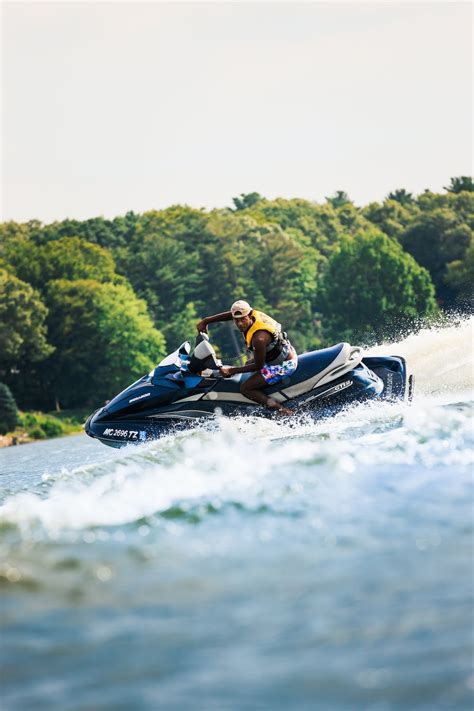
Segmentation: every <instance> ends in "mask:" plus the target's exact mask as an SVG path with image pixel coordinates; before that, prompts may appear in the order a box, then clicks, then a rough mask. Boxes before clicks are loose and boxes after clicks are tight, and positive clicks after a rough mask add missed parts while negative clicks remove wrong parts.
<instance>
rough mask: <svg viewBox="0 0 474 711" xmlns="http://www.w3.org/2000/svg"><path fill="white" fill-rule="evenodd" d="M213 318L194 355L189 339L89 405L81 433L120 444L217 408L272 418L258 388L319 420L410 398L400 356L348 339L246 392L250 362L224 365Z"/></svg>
mask: <svg viewBox="0 0 474 711" xmlns="http://www.w3.org/2000/svg"><path fill="white" fill-rule="evenodd" d="M219 315H220V314H217V316H219ZM211 318H214V320H215V321H217V320H219V319H217V318H216V317H208V318H207V319H203V320H202V321H200V322H199V324H198V329H199V330H200V333H199V334H198V337H197V339H196V346H195V348H194V352H193V353H192V354H191V346H190V344H189V343H188V342H187V341H186V342H185V343H183V344H182V345H181V346H180V347H179V348H178V350H176V351H175V352H174V353H171V354H170V355H169V356H167V357H166V358H164V359H163V360H162V361H161V363H159V364H158V365H157V366H156V368H154V369H153V370H152V371H151V372H150V373H148V374H147V375H144V376H143V377H142V378H140V379H139V380H137V381H136V382H135V383H133V384H132V385H130V386H129V387H128V388H126V389H125V390H123V391H122V392H121V393H119V394H118V395H116V396H115V397H114V398H113V400H111V401H110V402H108V403H107V404H106V405H105V407H101V408H99V409H98V410H97V411H96V412H94V413H93V414H92V415H91V416H90V417H89V418H88V420H87V422H86V424H85V430H86V433H87V434H88V435H89V436H90V437H95V438H97V439H99V440H100V441H101V442H103V443H104V444H108V445H110V446H112V447H122V446H124V445H126V444H130V443H133V442H135V443H138V442H146V441H148V440H152V439H156V438H157V437H160V436H161V435H163V434H167V433H169V432H170V431H173V430H176V429H180V428H183V427H189V426H190V425H192V424H194V423H196V422H199V421H202V420H203V419H204V418H207V419H209V420H213V418H214V417H215V415H216V414H219V415H224V416H235V415H257V416H260V417H273V416H274V413H275V409H277V408H274V407H272V406H271V403H270V407H262V406H261V404H256V403H257V402H258V403H262V404H263V402H264V401H263V398H262V399H260V400H256V399H252V398H251V397H249V392H251V393H252V394H254V392H255V390H257V391H259V395H263V396H265V397H266V398H267V403H268V400H273V401H275V402H276V403H278V404H279V405H280V406H281V408H285V409H288V410H290V411H291V412H293V411H294V410H295V409H298V412H304V413H308V414H310V415H312V416H314V417H316V418H317V419H320V418H321V417H323V416H327V415H331V414H335V413H336V412H337V411H339V410H340V409H341V408H343V407H345V406H347V405H348V404H351V403H355V402H361V401H364V400H367V399H383V400H404V399H406V398H408V399H411V397H412V394H413V376H411V375H410V376H408V375H407V368H406V363H405V360H404V359H403V358H401V357H399V356H384V357H382V356H380V357H364V356H363V352H362V349H361V348H357V347H351V346H350V345H349V344H348V343H339V344H337V345H336V346H332V347H330V348H323V349H322V350H319V351H311V352H309V353H304V354H303V355H300V356H299V358H298V361H297V368H296V369H294V370H293V371H292V372H291V373H286V374H284V375H283V377H279V378H278V380H277V381H276V382H267V381H266V380H265V384H264V385H263V386H262V387H261V389H259V388H255V386H252V387H251V388H250V389H249V390H247V391H246V389H245V386H244V384H245V382H246V381H247V380H248V379H250V378H252V373H256V372H257V371H256V369H255V368H254V369H252V370H251V369H250V368H248V369H246V366H249V365H251V363H247V364H246V366H242V367H241V368H230V367H228V366H223V365H222V363H221V362H220V361H219V360H218V359H217V356H216V353H215V351H214V349H213V347H212V345H211V343H210V342H209V337H208V335H207V334H206V333H205V332H204V331H205V328H204V327H205V326H207V324H208V323H212V322H213V321H211V320H210V319H211ZM230 318H232V315H231V317H230ZM203 322H207V323H203ZM256 323H260V321H256ZM260 330H263V329H260ZM268 333H271V332H270V331H268ZM285 340H286V339H285ZM290 346H291V344H290ZM284 347H287V346H284ZM266 350H267V349H265V351H266ZM282 352H283V353H284V352H285V351H284V350H282ZM289 353H290V351H289V350H288V353H287V354H289ZM287 354H285V356H283V357H286V355H287ZM267 357H268V356H267ZM290 360H293V359H292V358H290ZM254 362H255V361H254ZM272 362H273V361H272V360H270V366H271V364H272ZM284 362H285V361H283V362H282V363H281V364H280V365H282V364H283V363H284ZM264 367H267V366H264ZM270 372H271V371H270Z"/></svg>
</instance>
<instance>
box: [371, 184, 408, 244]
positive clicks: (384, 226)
mask: <svg viewBox="0 0 474 711" xmlns="http://www.w3.org/2000/svg"><path fill="white" fill-rule="evenodd" d="M397 192H400V191H397ZM419 213H420V210H419V208H418V206H417V205H416V204H415V202H414V201H413V202H412V203H410V202H407V201H401V200H395V199H391V198H390V196H389V197H388V198H387V199H386V200H384V202H383V203H382V204H380V203H378V202H371V203H370V204H369V205H367V206H366V207H364V208H362V214H363V215H364V217H365V218H366V219H367V220H369V221H370V222H371V223H372V224H373V225H375V226H376V227H378V228H379V229H380V230H382V232H385V234H386V235H388V236H389V237H393V238H394V239H397V240H398V241H400V240H401V238H402V235H403V234H404V233H405V232H406V230H407V228H408V227H409V226H410V225H411V224H412V222H413V220H414V219H415V217H416V216H417V215H419Z"/></svg>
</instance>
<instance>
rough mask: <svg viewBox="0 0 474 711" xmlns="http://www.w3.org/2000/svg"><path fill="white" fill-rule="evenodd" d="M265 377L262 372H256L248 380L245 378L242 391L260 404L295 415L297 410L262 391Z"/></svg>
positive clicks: (279, 411) (283, 413) (284, 413)
mask: <svg viewBox="0 0 474 711" xmlns="http://www.w3.org/2000/svg"><path fill="white" fill-rule="evenodd" d="M266 384H267V383H266V381H265V378H264V377H263V375H261V374H260V373H254V375H251V376H250V378H249V379H248V380H245V381H244V382H243V383H242V384H241V386H240V392H241V393H242V395H245V397H248V398H249V400H253V401H254V402H257V403H258V404H259V405H265V406H266V407H269V408H270V409H272V410H277V412H278V413H281V414H282V415H294V414H295V411H294V410H290V409H289V408H288V407H284V406H283V405H282V404H281V403H279V402H278V401H277V400H274V399H273V398H272V397H268V395H265V393H263V392H262V391H261V388H263V387H265V385H266Z"/></svg>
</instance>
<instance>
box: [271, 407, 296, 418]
mask: <svg viewBox="0 0 474 711" xmlns="http://www.w3.org/2000/svg"><path fill="white" fill-rule="evenodd" d="M276 414H277V415H280V417H288V416H289V415H290V416H291V415H296V412H295V411H294V410H290V408H289V407H279V408H277V410H276Z"/></svg>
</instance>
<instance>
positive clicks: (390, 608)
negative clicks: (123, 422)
mask: <svg viewBox="0 0 474 711" xmlns="http://www.w3.org/2000/svg"><path fill="white" fill-rule="evenodd" d="M471 339H472V321H470V322H468V321H465V322H463V323H461V324H460V325H459V326H458V327H454V326H453V327H452V328H447V329H443V330H440V331H436V330H433V331H424V332H422V333H421V334H418V335H417V336H412V337H410V338H408V339H407V340H406V341H404V342H402V343H399V344H392V345H391V346H385V347H382V348H380V349H379V351H380V352H384V353H394V354H400V355H405V356H406V357H407V358H408V362H409V365H410V366H411V368H412V369H413V370H414V371H415V375H416V379H417V388H416V395H415V400H414V402H413V404H412V405H404V404H368V405H363V406H358V407H354V408H353V409H351V410H348V411H347V412H344V413H341V414H340V415H339V416H337V417H335V418H333V419H331V420H326V421H323V422H320V423H314V422H309V421H305V420H304V419H301V420H296V421H294V422H292V423H291V424H288V422H273V421H262V420H261V419H255V420H249V419H245V418H241V419H237V420H233V421H231V420H221V421H220V422H219V427H218V429H217V430H214V431H210V430H206V429H197V430H195V431H192V432H187V433H184V434H179V435H178V436H170V437H167V438H164V439H162V440H160V441H157V442H154V443H150V444H145V445H142V446H138V447H131V448H127V449H124V450H112V449H109V448H107V447H104V446H103V445H101V444H100V443H98V442H96V441H93V440H89V439H87V438H86V437H85V436H84V435H78V436H73V437H67V438H64V439H57V440H50V441H47V442H39V443H37V444H31V445H25V446H22V447H12V448H10V449H7V450H2V451H0V482H1V487H2V495H1V506H0V553H1V558H2V564H1V591H2V615H3V629H2V636H1V643H0V651H1V655H2V668H3V679H2V687H1V691H2V702H3V703H2V710H4V711H6V710H7V709H8V710H9V709H18V710H20V709H21V711H25V710H30V709H31V710H33V709H34V710H35V711H39V710H41V709H45V710H48V711H55V710H58V711H92V710H93V711H97V710H101V709H107V710H109V709H110V710H112V709H113V710H114V711H115V710H117V711H120V710H122V709H123V710H124V711H125V710H127V711H128V710H134V709H137V710H141V709H144V710H145V709H146V710H148V709H150V710H152V709H153V710H154V709H164V710H165V711H175V710H176V711H178V710H179V711H183V710H186V709H193V710H201V709H202V710H203V711H209V710H215V711H226V710H229V711H231V710H232V711H233V710H234V709H235V710H241V709H242V710H247V709H248V710H249V711H250V710H252V711H253V710H254V709H257V710H267V709H268V710H272V711H273V710H274V709H285V710H287V709H295V710H300V709H301V710H304V709H308V710H310V709H315V710H321V711H331V710H333V709H334V710H337V711H345V710H352V709H356V710H357V709H364V710H367V711H392V710H393V711H395V710H402V709H403V710H404V711H406V710H407V709H408V710H418V709H419V710H421V709H426V711H433V709H457V710H463V709H466V710H467V709H471V708H472V705H473V698H474V697H473V695H474V672H473V667H472V652H473V636H472V629H473V627H472V625H473V513H474V511H473V476H472V475H473V448H472V444H473V420H472V411H473V401H474V398H473V390H472V380H473V359H472V340H471Z"/></svg>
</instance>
